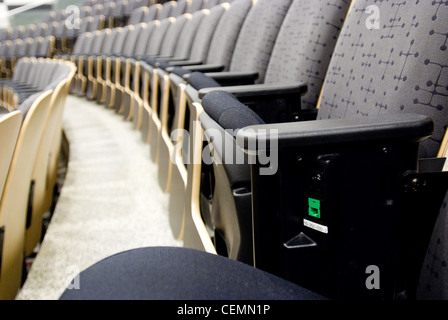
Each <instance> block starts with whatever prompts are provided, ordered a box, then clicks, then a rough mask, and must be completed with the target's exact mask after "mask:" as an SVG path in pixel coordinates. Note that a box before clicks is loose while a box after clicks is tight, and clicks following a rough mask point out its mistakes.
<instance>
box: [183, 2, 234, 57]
mask: <svg viewBox="0 0 448 320" xmlns="http://www.w3.org/2000/svg"><path fill="white" fill-rule="evenodd" d="M225 12H226V9H225V7H223V6H216V7H213V8H212V9H211V10H210V12H209V14H208V15H207V16H205V17H204V19H203V20H202V22H201V25H200V27H199V29H198V31H197V32H196V36H195V38H194V46H193V47H192V48H191V51H190V57H189V59H190V60H197V61H205V59H206V58H207V53H208V49H209V47H210V42H211V41H212V38H213V34H214V32H215V30H216V27H217V25H218V23H219V21H220V20H221V18H222V16H223V14H224V13H225Z"/></svg>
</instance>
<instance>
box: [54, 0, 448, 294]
mask: <svg viewBox="0 0 448 320" xmlns="http://www.w3.org/2000/svg"><path fill="white" fill-rule="evenodd" d="M372 3H373V4H376V5H378V6H381V11H380V12H381V19H382V21H384V24H383V25H380V26H379V29H376V28H370V29H369V28H368V27H366V26H368V25H369V24H366V23H364V22H369V23H370V22H372V23H374V22H375V21H372V20H369V19H371V17H370V16H369V13H368V12H367V10H366V7H367V6H368V5H370V4H372ZM434 12H437V14H436V15H434ZM447 13H448V11H447V10H446V8H444V7H443V6H440V4H438V3H436V2H422V1H417V2H412V3H410V2H399V3H397V2H393V3H389V2H388V3H385V2H382V3H376V2H373V1H370V0H354V2H353V3H352V7H351V9H350V11H349V14H348V16H347V18H346V20H345V23H344V25H343V27H342V29H341V31H340V36H339V38H338V41H337V43H336V46H335V50H334V53H333V55H332V57H331V60H330V62H329V65H328V69H327V72H326V74H325V77H324V79H323V80H322V81H323V88H322V90H321V91H320V93H318V99H317V102H316V109H318V111H317V115H316V118H315V120H313V119H308V118H309V116H310V114H309V108H307V105H308V104H311V105H312V103H311V101H312V100H313V99H316V95H315V94H314V92H313V91H312V90H310V89H313V88H312V84H310V83H308V82H304V84H303V86H301V87H300V88H298V89H301V90H302V91H301V93H302V95H303V96H302V98H301V99H300V100H299V101H298V102H300V108H302V107H303V111H304V113H305V118H303V119H302V116H303V114H302V112H301V111H300V110H299V111H298V112H297V109H295V110H286V111H287V112H286V113H284V114H283V115H282V114H280V115H279V114H275V113H276V112H280V113H281V112H283V109H282V108H281V107H278V106H274V107H272V106H269V107H270V108H269V110H270V111H272V113H273V114H269V112H264V111H265V110H264V109H257V106H256V105H255V104H251V103H247V102H245V103H242V102H241V101H240V99H241V100H243V99H242V98H241V96H238V95H239V94H240V92H237V91H236V89H235V91H231V92H233V93H232V94H231V93H230V92H225V89H226V88H225V87H222V88H220V89H221V90H213V91H202V93H203V94H205V96H204V97H203V99H202V104H203V107H204V109H205V110H206V112H202V113H201V114H200V115H199V119H200V121H201V123H202V125H203V126H204V129H207V128H210V127H214V128H218V129H219V127H220V128H222V129H224V128H228V129H231V130H232V131H231V132H232V133H233V135H230V134H229V135H227V136H226V137H227V138H229V139H231V140H232V142H233V140H235V141H236V142H235V144H236V145H238V147H239V148H240V151H243V152H245V153H246V154H248V158H249V159H251V161H252V162H251V163H246V164H243V165H242V166H244V167H246V168H247V167H248V166H249V165H250V166H251V171H250V172H251V173H250V184H251V185H250V190H248V189H247V186H243V188H242V189H241V190H236V191H238V192H241V193H242V194H247V191H249V192H250V193H251V198H252V204H253V206H252V218H253V240H254V259H255V266H256V268H257V269H254V268H252V267H250V266H247V265H245V264H241V263H239V262H237V261H232V260H231V259H226V258H223V257H219V256H216V255H210V254H209V253H204V252H198V251H195V250H191V249H187V248H182V249H181V248H176V249H174V248H142V249H136V250H131V251H127V252H124V253H121V254H117V255H115V256H112V257H109V258H107V259H105V260H102V261H100V262H99V263H98V264H96V265H94V266H93V267H92V268H88V269H87V270H86V271H84V272H82V273H81V276H82V277H87V278H88V279H89V285H88V287H85V288H84V289H83V288H82V287H81V289H80V290H71V291H70V290H67V291H66V292H65V293H64V294H63V295H62V297H61V298H62V299H83V297H84V298H88V299H120V298H122V299H138V298H142V299H145V298H146V299H157V298H159V297H164V298H165V299H168V298H169V297H174V298H176V297H177V298H178V299H203V296H202V294H206V295H207V296H208V297H213V296H214V295H213V294H216V291H215V289H216V288H217V287H219V288H222V286H217V285H216V284H220V283H221V282H220V279H225V281H226V282H227V283H226V284H227V286H226V284H223V286H224V287H225V288H228V289H229V291H226V292H224V293H223V292H220V293H218V294H217V295H218V296H219V298H220V299H227V300H230V299H251V298H252V299H255V298H256V297H258V295H257V293H259V292H260V291H259V290H257V289H255V290H253V291H250V295H249V297H248V296H246V295H244V296H241V294H242V293H247V291H245V290H244V289H241V288H240V287H239V286H238V284H247V283H249V284H250V283H257V281H253V280H252V279H253V277H252V276H253V274H252V272H255V273H258V272H261V273H262V274H265V273H264V272H268V274H269V277H271V276H272V275H275V276H278V277H280V278H283V279H286V280H288V281H289V282H288V285H292V283H295V284H296V285H298V286H299V287H296V289H298V290H299V291H300V292H304V291H303V290H310V291H311V292H315V293H317V294H318V295H319V296H314V295H312V296H306V295H299V296H297V297H295V298H293V299H318V298H321V297H322V296H324V297H326V298H330V299H358V300H359V299H380V300H384V299H386V300H390V299H411V300H412V299H415V298H416V287H417V283H418V280H419V279H418V278H419V274H420V271H421V270H422V265H423V259H424V257H425V252H426V250H427V247H428V243H429V240H430V238H431V233H432V232H433V230H435V231H436V232H437V233H434V234H433V237H432V243H431V244H432V246H433V247H431V250H432V251H428V254H427V257H426V259H427V261H428V262H427V263H428V265H431V263H432V264H434V262H436V261H439V260H441V259H443V257H444V252H440V251H439V249H440V248H443V247H444V245H443V244H442V242H443V236H442V235H443V234H444V233H446V230H445V228H446V227H445V226H446V224H444V222H445V221H446V220H445V219H446V215H447V212H446V205H444V204H442V203H443V198H444V197H445V194H446V190H447V187H448V186H447V181H448V180H447V179H446V174H445V172H441V171H440V169H441V168H440V167H441V165H440V162H442V166H443V163H444V160H445V159H444V158H442V159H437V157H438V156H439V157H445V156H446V152H443V151H440V152H439V149H441V147H442V148H446V146H441V144H442V142H443V138H444V135H445V134H446V127H445V123H446V117H447V116H446V108H444V106H445V105H446V94H444V92H443V91H441V90H442V89H443V87H444V83H446V80H447V79H446V73H445V72H444V69H445V64H444V61H443V57H444V52H445V50H446V46H445V40H446V39H445V38H446V37H445V35H444V34H443V33H442V32H441V31H440V30H443V22H444V21H445V20H444V17H445V15H446V14H447ZM397 21H399V22H400V26H401V27H400V28H397V27H396V25H395V24H394V23H396V22H397ZM422 39H424V41H422ZM322 43H323V42H320V41H319V42H317V41H316V42H315V43H314V44H315V45H316V46H319V45H321V44H322ZM397 44H398V46H399V49H397ZM294 52H295V51H294ZM284 57H287V55H286V54H285V55H284ZM268 70H269V69H268ZM268 72H269V71H268ZM277 72H278V71H277ZM308 72H309V70H308ZM267 74H268V73H267ZM254 88H255V89H260V86H255V87H254ZM263 90H264V89H260V90H258V91H257V90H255V91H253V92H254V93H253V94H254V95H256V96H259V95H261V94H263V92H265V91H263ZM277 90H278V89H277ZM229 91H230V90H229ZM277 92H278V91H277ZM307 92H310V94H308V96H307V95H306V93H307ZM192 102H193V103H192V104H193V105H194V106H196V109H192V114H193V113H194V110H197V111H201V108H202V106H201V104H200V100H196V101H192ZM282 102H284V101H283V100H282ZM246 103H247V104H248V105H246ZM311 108H312V106H311ZM254 110H255V111H254ZM260 110H261V111H262V112H260ZM258 113H259V114H258ZM279 119H280V120H281V121H279ZM301 120H308V121H301ZM209 125H211V126H209ZM213 135H216V137H218V136H219V135H217V134H216V132H215V133H213V132H206V137H208V138H211V136H213ZM201 136H202V134H201ZM209 142H213V143H215V144H218V141H217V140H214V141H209ZM213 150H214V156H215V160H216V161H219V160H225V157H223V154H220V153H219V152H218V151H216V149H213ZM215 151H216V152H215ZM268 151H270V152H268ZM267 152H268V153H269V155H270V156H271V158H270V160H273V162H271V163H269V162H268V163H266V162H265V161H264V160H265V158H266V157H267V156H268V154H266V153H267ZM274 154H276V156H277V158H272V157H273V156H274ZM263 157H264V158H263ZM274 159H275V160H277V161H276V162H275V161H274ZM439 160H443V161H439ZM216 172H218V171H216ZM220 172H221V173H222V174H228V172H227V171H225V170H221V171H220ZM196 205H198V203H196ZM423 213H424V214H423ZM422 214H423V215H422ZM437 217H439V219H438V220H437V221H436V219H437ZM193 218H195V217H193ZM196 218H197V217H196ZM436 223H437V224H436ZM434 224H436V227H435V229H434ZM184 239H185V238H184ZM154 256H156V257H157V258H154ZM177 259H180V260H182V261H183V262H185V261H189V262H191V263H187V264H184V263H181V262H179V261H177ZM190 259H191V260H190ZM148 261H151V262H155V265H149V264H148ZM166 262H169V263H171V262H172V263H173V264H174V266H179V265H183V266H184V267H182V268H179V269H177V268H175V267H173V266H171V265H169V266H168V267H167V265H166V264H165V263H166ZM138 263H144V264H145V266H144V267H141V268H140V267H137V268H136V269H137V270H139V271H140V270H143V271H142V274H143V275H142V276H139V275H138V272H137V271H135V270H134V269H132V268H134V267H136V266H138ZM185 265H186V266H187V267H185ZM371 266H376V267H378V269H379V270H380V271H381V288H377V290H369V286H368V285H366V284H367V282H366V280H367V279H368V276H369V274H368V273H367V270H369V267H371ZM146 267H147V268H146ZM190 267H191V269H189V268H190ZM201 267H203V268H204V269H201V272H199V273H198V268H201ZM442 267H443V266H442ZM129 268H131V269H129ZM260 269H261V270H263V271H261V270H260ZM191 270H194V271H193V272H192V271H191ZM437 271H440V267H439V268H438V269H437ZM115 272H116V273H115ZM210 272H211V273H212V275H216V277H215V276H210ZM432 272H435V270H433V269H432V268H429V269H428V270H423V273H426V277H427V278H423V279H422V280H426V281H429V282H430V284H431V285H428V286H427V285H425V284H422V283H421V284H420V285H421V286H422V291H423V293H422V294H423V296H424V295H425V294H429V295H431V294H432V295H433V296H434V295H437V293H436V291H438V290H440V291H443V290H444V289H443V286H446V284H445V283H444V281H441V280H440V279H436V278H437V277H435V276H434V278H433V279H431V277H432ZM442 272H443V270H442ZM192 273H194V275H195V277H194V278H192V276H191V274H192ZM112 274H113V275H114V276H111V275H112ZM198 274H199V275H202V276H199V277H196V275H198ZM149 276H151V277H154V278H156V279H164V281H160V282H158V283H161V284H162V285H165V286H164V287H163V288H161V289H157V290H152V289H153V288H154V287H152V286H151V284H152V283H153V282H150V283H148V282H145V281H142V280H141V279H143V277H144V278H145V279H148V277H149ZM234 276H236V279H235V278H234ZM428 278H429V279H428ZM117 279H120V283H119V285H117V282H116V281H117ZM173 279H175V280H174V282H175V284H174V285H169V284H170V283H171V282H170V280H173ZM178 279H188V281H187V283H185V282H181V281H180V280H178ZM191 279H195V281H191ZM176 280H177V281H176ZM204 282H205V284H204ZM437 282H438V284H437V285H435V288H434V283H437ZM196 285H199V286H200V288H203V290H197V288H198V287H197V286H196ZM270 285H274V284H273V283H272V282H271V283H270ZM282 285H286V284H285V283H283V284H282ZM192 286H193V288H194V289H193V290H192V291H190V290H191V288H192ZM274 287H275V285H274ZM104 288H106V289H105V290H103V289H104ZM234 288H237V290H236V292H235V291H233V290H232V289H234ZM265 288H271V287H270V286H269V285H267V286H265ZM277 288H278V287H277ZM303 288H306V289H303ZM429 288H430V289H431V290H430V289H429ZM273 290H274V291H275V290H276V289H273ZM432 290H434V291H433V292H428V291H432ZM440 291H439V292H440ZM154 292H156V293H157V295H156V296H155V295H149V294H151V293H154ZM262 292H264V291H262ZM283 292H284V291H283ZM307 292H308V291H307ZM179 293H185V294H186V295H185V296H184V295H181V296H179ZM194 294H197V295H194ZM442 294H443V293H442ZM264 297H266V296H264ZM439 297H440V296H439ZM162 299H163V298H162ZM284 299H286V298H284Z"/></svg>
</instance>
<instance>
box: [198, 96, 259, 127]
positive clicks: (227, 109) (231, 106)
mask: <svg viewBox="0 0 448 320" xmlns="http://www.w3.org/2000/svg"><path fill="white" fill-rule="evenodd" d="M202 106H203V107H204V111H205V112H206V113H207V114H208V115H209V116H210V118H212V119H213V120H214V121H216V122H217V123H218V124H219V125H220V126H221V127H222V128H223V129H232V130H234V131H235V132H236V130H238V129H241V128H244V127H248V126H253V125H259V124H264V121H263V119H261V118H260V117H259V116H258V115H257V114H256V113H255V112H254V111H252V110H251V109H250V108H248V107H247V106H246V105H244V104H242V103H241V102H240V101H238V99H236V98H235V97H234V96H233V95H232V94H230V93H228V92H224V91H212V92H210V93H208V94H206V95H205V96H204V98H203V99H202Z"/></svg>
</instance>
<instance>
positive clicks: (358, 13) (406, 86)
mask: <svg viewBox="0 0 448 320" xmlns="http://www.w3.org/2000/svg"><path fill="white" fill-rule="evenodd" d="M370 5H373V6H377V8H378V10H379V12H380V14H381V15H380V17H381V21H380V23H379V25H378V28H379V29H371V30H369V29H368V28H367V27H366V21H367V23H370V21H368V20H367V19H368V18H369V16H370V15H369V14H368V13H367V12H366V8H367V7H369V6H370ZM447 19H448V8H447V7H446V6H440V5H439V4H438V3H436V2H430V1H428V2H427V1H417V2H416V3H415V4H414V3H412V4H411V3H409V2H407V3H406V4H404V3H402V2H399V1H390V2H388V3H384V2H381V3H377V2H375V1H367V0H356V2H355V4H354V7H353V9H352V10H351V11H350V14H349V15H348V17H347V21H346V24H345V27H344V28H343V29H342V31H341V36H340V38H339V41H338V43H337V45H336V48H335V51H334V55H333V59H332V61H331V63H330V65H329V69H328V73H327V76H326V78H325V82H324V87H323V92H322V99H321V104H320V109H319V114H318V117H319V119H328V118H343V117H350V118H353V117H366V116H369V115H377V114H382V113H399V112H406V113H423V114H426V115H428V116H430V117H432V119H434V121H435V132H434V135H433V136H432V137H431V138H430V139H428V140H426V141H425V142H423V143H422V146H421V147H422V150H421V151H422V152H421V155H422V156H424V157H434V156H436V155H437V152H438V149H439V147H440V142H441V141H442V139H443V135H444V134H445V128H446V125H447V122H448V107H446V106H447V105H448V96H447V91H446V84H447V83H448V73H447V72H446V65H447V61H446V57H447V55H446V35H444V34H443V29H444V26H443V25H444V23H445V22H446V21H447ZM397 21H399V22H400V28H398V27H396V26H395V23H396V22H397Z"/></svg>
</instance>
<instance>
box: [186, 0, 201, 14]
mask: <svg viewBox="0 0 448 320" xmlns="http://www.w3.org/2000/svg"><path fill="white" fill-rule="evenodd" d="M202 2H203V0H189V1H188V4H187V7H186V9H185V13H195V12H196V11H199V10H201V9H202Z"/></svg>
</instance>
